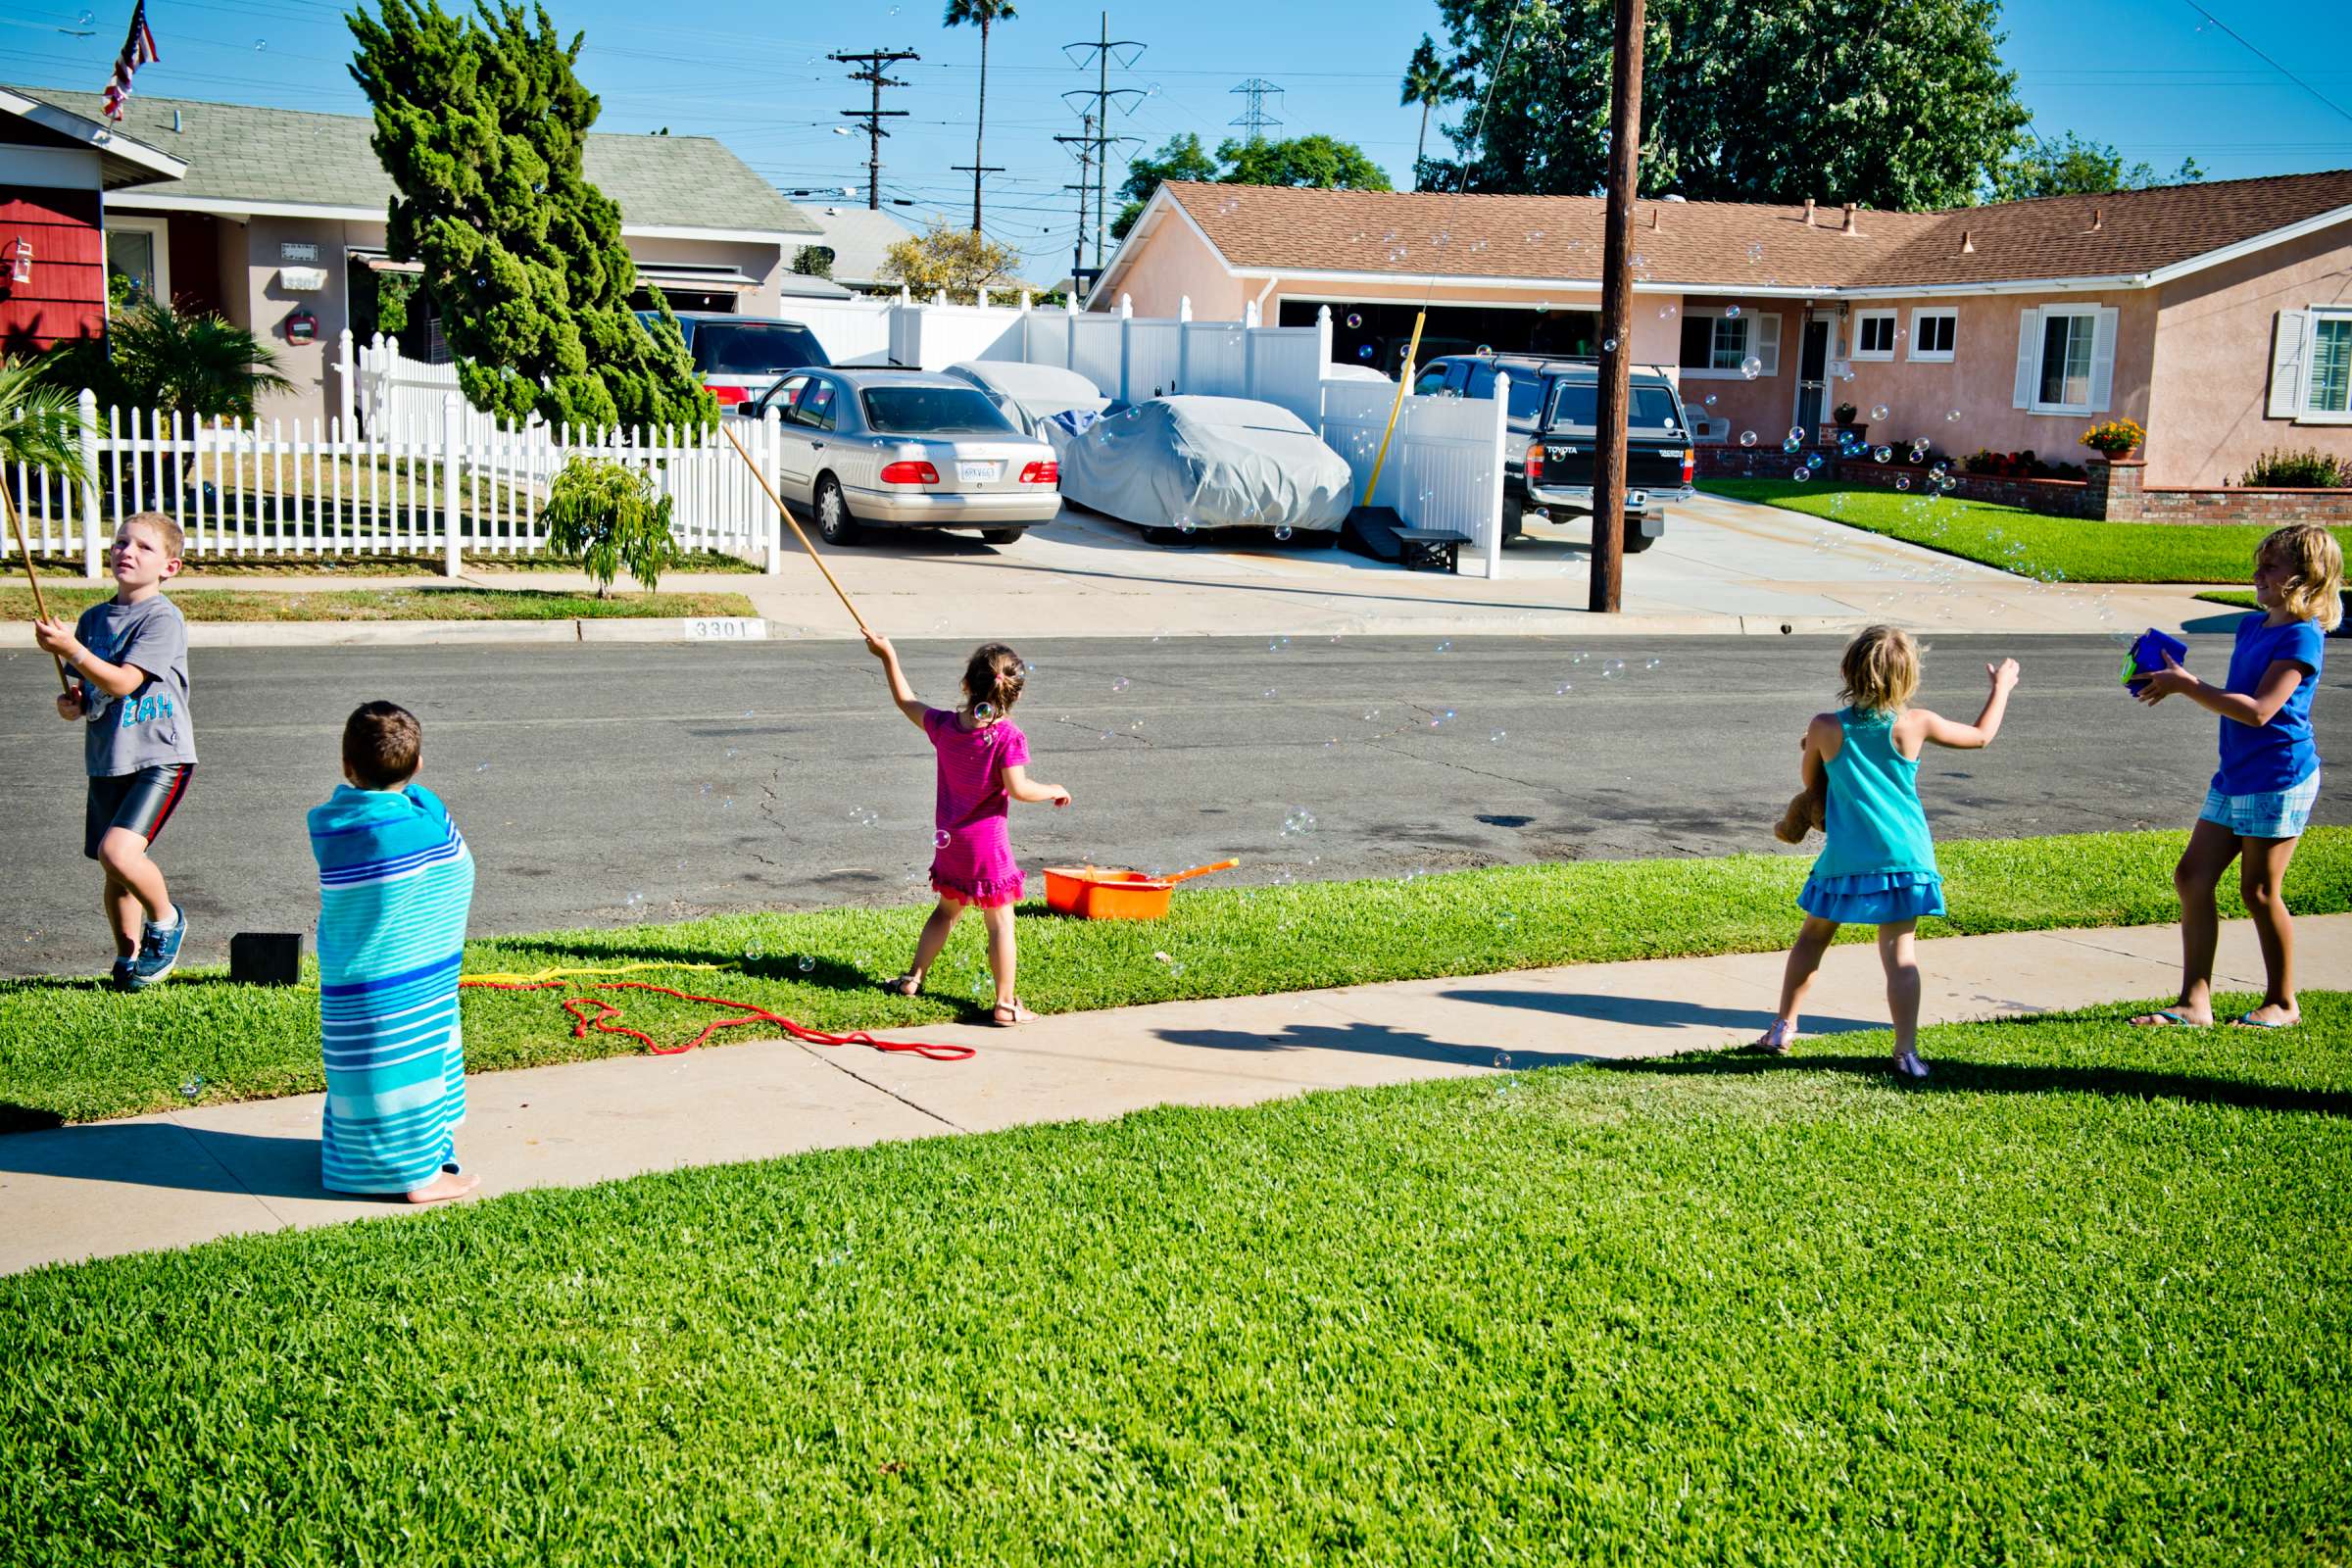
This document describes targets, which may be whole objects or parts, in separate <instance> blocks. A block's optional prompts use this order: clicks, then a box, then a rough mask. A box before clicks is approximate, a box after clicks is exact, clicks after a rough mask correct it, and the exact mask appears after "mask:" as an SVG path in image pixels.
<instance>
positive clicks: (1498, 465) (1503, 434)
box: [1324, 311, 1511, 582]
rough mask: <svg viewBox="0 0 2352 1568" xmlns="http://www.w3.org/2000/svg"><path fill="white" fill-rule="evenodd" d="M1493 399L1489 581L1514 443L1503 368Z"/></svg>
mask: <svg viewBox="0 0 2352 1568" xmlns="http://www.w3.org/2000/svg"><path fill="white" fill-rule="evenodd" d="M1330 316H1331V313H1330V312H1329V311H1326V312H1324V319H1325V323H1326V326H1328V324H1329V321H1330ZM1324 339H1325V341H1326V342H1328V341H1329V340H1330V333H1329V332H1328V331H1326V332H1325V334H1324ZM1493 402H1494V405H1495V466H1494V467H1493V468H1492V469H1490V470H1489V471H1490V472H1491V473H1493V474H1494V479H1493V481H1492V488H1491V492H1490V493H1491V494H1492V496H1493V498H1494V499H1493V503H1492V506H1491V508H1490V511H1489V515H1488V517H1487V581H1489V582H1493V581H1494V580H1495V578H1497V577H1499V576H1501V575H1502V496H1503V489H1504V485H1503V480H1502V465H1503V461H1504V459H1505V457H1506V455H1507V454H1508V452H1509V449H1510V443H1511V378H1510V377H1509V376H1507V375H1505V374H1503V373H1502V372H1501V371H1500V370H1497V371H1495V396H1494V399H1493Z"/></svg>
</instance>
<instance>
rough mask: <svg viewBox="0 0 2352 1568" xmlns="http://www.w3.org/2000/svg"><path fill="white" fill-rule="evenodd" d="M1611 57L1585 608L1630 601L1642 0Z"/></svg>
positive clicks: (1622, 7)
mask: <svg viewBox="0 0 2352 1568" xmlns="http://www.w3.org/2000/svg"><path fill="white" fill-rule="evenodd" d="M1616 7H1617V21H1616V38H1615V40H1614V45H1613V56H1612V59H1611V61H1610V64H1609V184H1608V199H1609V200H1608V220H1607V225H1606V227H1605V229H1604V231H1603V236H1602V240H1601V253H1600V340H1601V341H1600V408H1599V410H1598V422H1599V425H1600V429H1599V431H1598V434H1599V437H1600V449H1599V451H1598V452H1597V453H1595V454H1594V458H1595V462H1594V466H1593V585H1592V591H1591V595H1590V597H1589V600H1588V607H1589V608H1590V609H1592V610H1593V612H1594V613H1602V614H1615V613H1617V612H1618V611H1619V610H1621V609H1623V608H1624V600H1625V401H1626V387H1627V381H1628V375H1627V362H1628V361H1629V360H1630V359H1631V358H1632V356H1633V352H1634V273H1633V250H1634V188H1635V183H1636V181H1638V180H1639V179H1640V178H1641V173H1642V21H1643V11H1644V6H1643V0H1616Z"/></svg>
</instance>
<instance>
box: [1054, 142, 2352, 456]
mask: <svg viewBox="0 0 2352 1568" xmlns="http://www.w3.org/2000/svg"><path fill="white" fill-rule="evenodd" d="M1602 217H1603V213H1602V203H1601V201H1600V200H1599V199H1598V198H1596V197H1584V196H1480V195H1469V196H1449V195H1444V194H1438V193H1424V192H1374V191H1317V190H1294V189H1279V188H1266V187H1258V186H1233V185H1210V184H1190V183H1174V184H1168V185H1163V186H1161V187H1160V189H1159V190H1158V191H1157V192H1156V193H1155V194H1154V195H1153V196H1152V200H1151V201H1150V202H1149V203H1148V204H1147V205H1146V208H1145V211H1144V213H1143V216H1142V217H1141V219H1140V220H1139V221H1137V223H1136V225H1135V227H1134V229H1133V230H1132V231H1131V232H1130V233H1129V234H1128V236H1127V239H1126V241H1125V243H1123V244H1122V245H1121V246H1120V247H1119V250H1118V252H1117V253H1116V254H1115V255H1114V256H1113V257H1112V258H1111V261H1110V265H1109V266H1108V268H1107V269H1106V270H1104V272H1103V278H1102V281H1101V282H1100V283H1099V284H1098V285H1097V287H1096V289H1095V291H1094V294H1093V296H1092V299H1091V301H1090V303H1091V305H1092V307H1093V308H1095V309H1098V310H1102V309H1115V308H1116V307H1117V305H1118V302H1119V301H1120V299H1121V298H1122V297H1125V298H1128V299H1131V300H1132V302H1133V306H1134V309H1135V311H1136V313H1137V314H1138V315H1144V316H1173V315H1175V314H1177V312H1178V309H1179V306H1180V304H1181V303H1183V302H1185V301H1189V302H1190V305H1191V308H1192V311H1193V312H1194V314H1195V315H1197V316H1200V317H1201V318H1204V319H1207V318H1216V317H1226V316H1240V315H1242V314H1243V313H1244V312H1245V311H1247V310H1250V309H1251V308H1252V307H1254V308H1255V309H1256V310H1257V311H1258V312H1259V313H1260V314H1261V316H1262V318H1263V319H1265V321H1266V322H1267V323H1268V324H1270V325H1285V326H1290V325H1311V324H1312V323H1313V321H1314V319H1315V313H1316V312H1317V311H1318V310H1320V309H1322V308H1323V307H1325V306H1329V307H1330V309H1331V312H1332V316H1333V350H1332V352H1333V357H1334V358H1335V359H1337V360H1341V361H1356V362H1360V363H1364V364H1370V365H1375V366H1378V367H1379V368H1382V369H1386V370H1391V371H1394V370H1395V369H1396V368H1397V366H1398V365H1399V364H1400V363H1401V361H1402V359H1403V355H1404V351H1405V343H1406V340H1407V337H1408V335H1409V333H1410V331H1411V328H1412V322H1413V318H1414V316H1415V314H1416V312H1417V311H1419V310H1421V309H1422V308H1423V307H1427V308H1428V326H1427V329H1426V331H1425V333H1424V337H1423V340H1422V347H1421V353H1420V358H1421V359H1422V360H1424V361H1426V360H1427V359H1429V358H1430V357H1431V356H1432V355H1433V354H1443V353H1461V352H1469V351H1473V350H1475V349H1477V348H1479V347H1491V348H1494V349H1495V350H1496V351H1504V352H1522V351H1533V352H1540V353H1557V354H1592V353H1594V352H1596V351H1597V349H1598V347H1599V344H1598V333H1599V273H1600V246H1601V225H1602ZM1634 221H1635V232H1634V252H1635V257H1634V272H1635V283H1634V289H1635V301H1636V303H1635V313H1634V322H1633V334H1632V335H1633V344H1632V348H1633V353H1634V355H1635V357H1636V359H1637V361H1638V362H1640V363H1644V364H1654V365H1659V366H1663V367H1665V368H1668V369H1670V370H1672V371H1673V372H1675V373H1676V374H1677V375H1678V376H1679V377H1680V378H1681V379H1682V381H1683V383H1684V391H1685V395H1686V399H1687V401H1688V402H1689V403H1691V405H1692V406H1693V409H1692V412H1693V415H1694V416H1695V417H1700V418H1702V419H1703V420H1704V421H1705V422H1706V425H1707V438H1708V439H1709V440H1710V441H1712V442H1715V443H1729V444H1731V445H1733V446H1735V447H1736V446H1738V445H1739V443H1740V438H1741V435H1742V434H1743V433H1745V432H1749V431H1753V432H1756V436H1757V440H1758V442H1759V444H1760V445H1763V446H1765V447H1768V448H1770V449H1773V450H1777V449H1778V447H1779V444H1780V443H1781V441H1782V439H1783V438H1784V437H1786V436H1787V435H1788V433H1789V429H1790V428H1791V427H1802V428H1804V429H1805V430H1806V431H1807V432H1808V433H1811V432H1818V431H1820V430H1821V429H1822V428H1823V427H1824V426H1827V425H1828V424H1829V423H1830V422H1831V416H1832V414H1833V412H1834V410H1835V409H1836V407H1837V406H1838V404H1841V403H1850V404H1852V405H1854V406H1855V407H1856V409H1857V410H1860V411H1865V412H1864V413H1863V415H1862V418H1863V420H1864V422H1866V423H1868V424H1869V425H1870V426H1871V429H1872V433H1873V439H1875V440H1885V441H1891V442H1894V443H1896V444H1898V445H1900V444H1904V443H1907V442H1909V441H1911V440H1913V439H1915V438H1918V437H1922V436H1924V437H1927V438H1929V439H1930V440H1931V441H1933V442H1934V444H1935V445H1936V448H1937V449H1939V450H1941V451H1945V452H1951V453H1968V452H1973V451H1975V450H1977V449H1979V448H1986V447H1988V448H1992V449H1994V450H1996V451H2004V452H2008V451H2019V450H2032V451H2034V452H2035V453H2036V454H2038V455H2039V456H2040V457H2041V458H2043V459H2044V460H2047V461H2052V462H2073V463H2081V462H2083V461H2084V460H2085V459H2086V458H2088V456H2089V454H2088V453H2087V451H2086V450H2085V449H2084V448H2083V447H2082V445H2081V444H2080V438H2081V435H2082V431H2083V430H2084V429H2086V428H2087V427H2089V426H2090V425H2091V424H2093V423H2096V422H2099V421H2101V420H2103V419H2108V418H2118V417H2130V418H2132V419H2136V420H2138V421H2139V422H2140V423H2141V424H2142V425H2144V426H2145V427H2146V429H2147V431H2148V441H2147V445H2146V447H2145V448H2144V449H2143V451H2142V454H2141V455H2142V456H2143V457H2144V458H2145V460H2146V463H2147V468H2146V474H2145V482H2146V484H2147V485H2148V486H2150V487H2167V488H2180V487H2202V486H2220V485H2226V484H2229V483H2230V482H2231V481H2232V480H2234V479H2235V478H2236V476H2237V475H2238V474H2240V473H2241V472H2242V471H2243V470H2244V469H2245V467H2246V465H2247V464H2248V463H2249V462H2250V461H2252V460H2253V459H2254V458H2255V457H2257V456H2258V455H2260V454H2261V453H2263V452H2266V451H2270V450H2274V449H2278V448H2296V449H2301V448H2318V449H2319V450H2321V451H2324V452H2328V453H2332V454H2334V455H2336V456H2338V457H2341V458H2344V459H2346V460H2352V171H2337V172H2327V173H2317V174H2287V175H2278V176H2275V177H2271V178H2264V179H2241V180H2217V181H2213V182H2210V183H2206V184H2194V185H2177V186H2167V187H2163V188H2159V189H2155V190H2143V191H2124V192H2115V193H2111V194H2106V195H2097V196H2063V197H2052V198H2048V199H2045V200H2040V201H2030V202H2010V203H2003V204H1998V205H1994V206H1986V207H1972V208H1962V209H1957V210H1954V211H1950V212H1936V213H1886V212H1872V211H1858V210H1855V209H1851V208H1829V207H1820V206H1816V205H1815V204H1813V203H1810V202H1808V203H1806V204H1805V205H1803V206H1801V207H1774V206H1761V205H1749V204H1742V203H1726V202H1684V201H1679V200H1676V199H1673V198H1667V199H1664V200H1655V201H1652V200H1643V201H1641V202H1638V203H1637V204H1636V207H1635V220H1634ZM1882 407H1883V408H1885V409H1886V410H1887V414H1886V415H1885V416H1884V417H1878V416H1877V415H1876V411H1877V410H1878V409H1879V408H1882Z"/></svg>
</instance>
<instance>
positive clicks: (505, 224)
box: [349, 0, 718, 426]
mask: <svg viewBox="0 0 2352 1568" xmlns="http://www.w3.org/2000/svg"><path fill="white" fill-rule="evenodd" d="M349 21H350V25H351V30H352V33H353V35H354V36H355V37H356V38H357V39H358V40H359V51H358V54H357V57H356V58H355V59H354V61H353V63H352V67H351V74H352V77H353V79H354V80H356V81H357V82H358V83H359V84H360V86H361V87H362V88H363V89H364V90H365V91H366V92H367V94H368V104H369V105H370V106H371V107H372V109H373V110H374V117H375V135H374V138H373V142H372V145H373V147H374V149H375V155H376V157H377V158H378V159H379V160H380V161H381V162H382V164H383V167H384V170H385V172H387V173H389V174H390V175H391V176H392V183H393V187H394V191H395V194H394V196H393V198H392V202H391V208H390V212H389V215H388V217H387V221H386V228H385V248H386V249H388V250H389V251H390V252H391V253H392V255H393V257H394V258H395V259H396V260H399V261H417V262H421V263H423V264H424V283H423V287H424V289H425V291H426V292H427V293H428V294H429V295H430V296H431V297H432V301H433V304H434V306H435V308H436V310H437V312H438V314H439V316H440V319H441V331H442V335H443V336H444V337H445V338H446V339H447V340H448V342H449V346H450V348H451V349H452V350H453V351H454V352H455V353H456V355H457V358H458V384H459V385H460V386H461V387H462V388H463V389H464V390H465V393H466V399H467V401H469V402H470V403H472V404H473V406H474V407H475V408H477V409H481V410H483V411H484V412H486V413H490V414H495V415H499V416H502V417H507V418H511V419H517V420H519V419H521V418H523V417H527V416H528V415H530V414H533V413H537V414H539V415H540V416H542V417H545V418H546V419H547V420H548V421H549V422H550V423H557V422H561V421H564V420H569V421H571V422H572V423H575V424H588V425H609V424H621V425H632V426H634V425H660V424H708V423H710V422H711V421H712V420H713V419H715V418H716V417H717V414H718V406H717V404H716V403H715V402H713V401H712V400H711V395H710V394H709V393H708V392H705V391H704V390H703V388H702V385H701V383H700V381H699V380H698V379H697V378H696V376H695V374H694V369H693V364H692V362H691V361H690V360H689V359H688V358H687V355H686V348H685V343H684V341H683V339H682V338H681V337H680V336H679V334H678V332H677V323H676V320H675V319H674V318H673V317H671V315H670V313H669V307H668V305H667V303H666V302H664V301H662V296H661V293H660V292H659V291H658V290H656V291H654V299H655V303H656V307H657V309H658V311H659V313H660V314H659V318H658V322H657V325H656V326H655V327H654V328H653V329H650V330H649V329H648V328H647V327H646V326H645V325H643V324H642V323H641V322H640V321H639V320H638V319H637V317H636V315H635V314H634V313H633V312H631V311H630V309H629V296H630V293H631V291H632V290H633V289H634V287H635V286H636V268H635V266H634V265H633V264H632V263H631V262H630V260H629V253H628V250H627V248H626V247H625V246H624V245H622V243H621V238H620V209H619V207H618V206H617V205H616V204H614V202H613V200H612V199H611V198H610V197H608V196H606V195H605V194H604V193H603V192H602V191H600V190H598V189H597V188H596V187H595V186H594V185H592V184H590V183H589V182H588V177H587V175H586V173H585V172H583V170H582V166H581V151H582V149H583V147H584V146H585V144H586V141H587V137H588V127H589V126H591V125H593V124H594V123H596V117H597V113H598V108H599V105H598V102H597V99H596V95H595V94H593V93H591V92H589V91H588V89H587V88H585V87H583V86H582V85H581V84H580V80H579V77H578V75H577V74H576V73H575V72H574V71H573V65H574V63H575V62H576V61H577V59H578V58H579V51H580V41H581V38H580V35H579V34H576V33H575V34H574V35H573V36H572V39H571V41H570V42H569V43H568V44H566V43H564V41H563V40H562V39H561V38H560V37H559V36H558V35H557V33H556V28H555V23H554V22H553V21H552V20H551V19H550V18H549V16H548V14H547V12H546V10H545V9H544V8H542V7H534V8H533V10H532V11H531V12H530V13H527V14H526V13H525V12H524V11H523V9H522V8H521V7H520V6H518V5H512V4H499V5H496V6H493V5H491V4H489V3H487V0H477V8H476V12H475V15H474V16H472V17H456V16H451V15H450V14H448V13H446V12H444V11H442V10H441V8H440V6H439V5H438V4H437V3H436V0H379V3H378V10H377V15H376V16H374V17H369V16H368V14H367V13H365V12H359V13H355V14H353V15H352V16H351V18H350V19H349Z"/></svg>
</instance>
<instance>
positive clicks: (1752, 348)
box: [1675, 305, 1781, 381]
mask: <svg viewBox="0 0 2352 1568" xmlns="http://www.w3.org/2000/svg"><path fill="white" fill-rule="evenodd" d="M1730 310H1731V307H1729V306H1725V305H1693V306H1691V307H1689V308H1688V309H1686V310H1685V311H1684V312H1683V314H1684V316H1685V317H1687V318H1689V319H1694V320H1703V321H1705V322H1706V323H1707V344H1708V352H1707V359H1708V362H1709V363H1708V364H1706V365H1678V366H1677V367H1676V369H1677V371H1678V373H1679V375H1680V378H1681V379H1683V380H1687V381H1743V380H1745V379H1747V377H1746V375H1745V373H1744V372H1743V371H1741V370H1740V365H1739V362H1738V361H1735V362H1733V363H1732V364H1731V365H1729V366H1725V367H1721V368H1718V367H1716V366H1715V365H1714V363H1713V361H1714V358H1715V355H1714V342H1715V323H1716V322H1718V321H1722V320H1725V319H1733V320H1738V321H1740V322H1743V323H1745V324H1744V326H1743V328H1742V331H1743V334H1744V339H1745V341H1744V343H1743V345H1742V347H1741V349H1740V359H1741V360H1744V359H1746V358H1748V357H1749V356H1751V355H1752V356H1754V357H1755V358H1756V359H1758V360H1761V361H1762V362H1763V364H1764V368H1763V369H1761V370H1759V371H1758V372H1756V379H1758V380H1760V381H1761V380H1769V379H1770V378H1772V377H1773V376H1776V375H1778V374H1780V373H1781V336H1780V322H1781V319H1780V317H1779V315H1778V314H1777V313H1775V314H1771V315H1765V316H1759V315H1755V314H1753V313H1751V312H1749V311H1748V310H1747V308H1746V307H1745V306H1742V307H1740V314H1739V315H1738V316H1737V317H1732V316H1730V314H1729V313H1730ZM1767 320H1769V321H1771V322H1772V325H1773V329H1772V331H1770V332H1766V331H1764V330H1763V328H1762V326H1761V325H1760V323H1761V322H1764V321H1767ZM1675 358H1676V359H1677V360H1680V359H1681V358H1682V355H1681V354H1680V353H1679V352H1678V353H1677V354H1676V355H1675Z"/></svg>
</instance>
